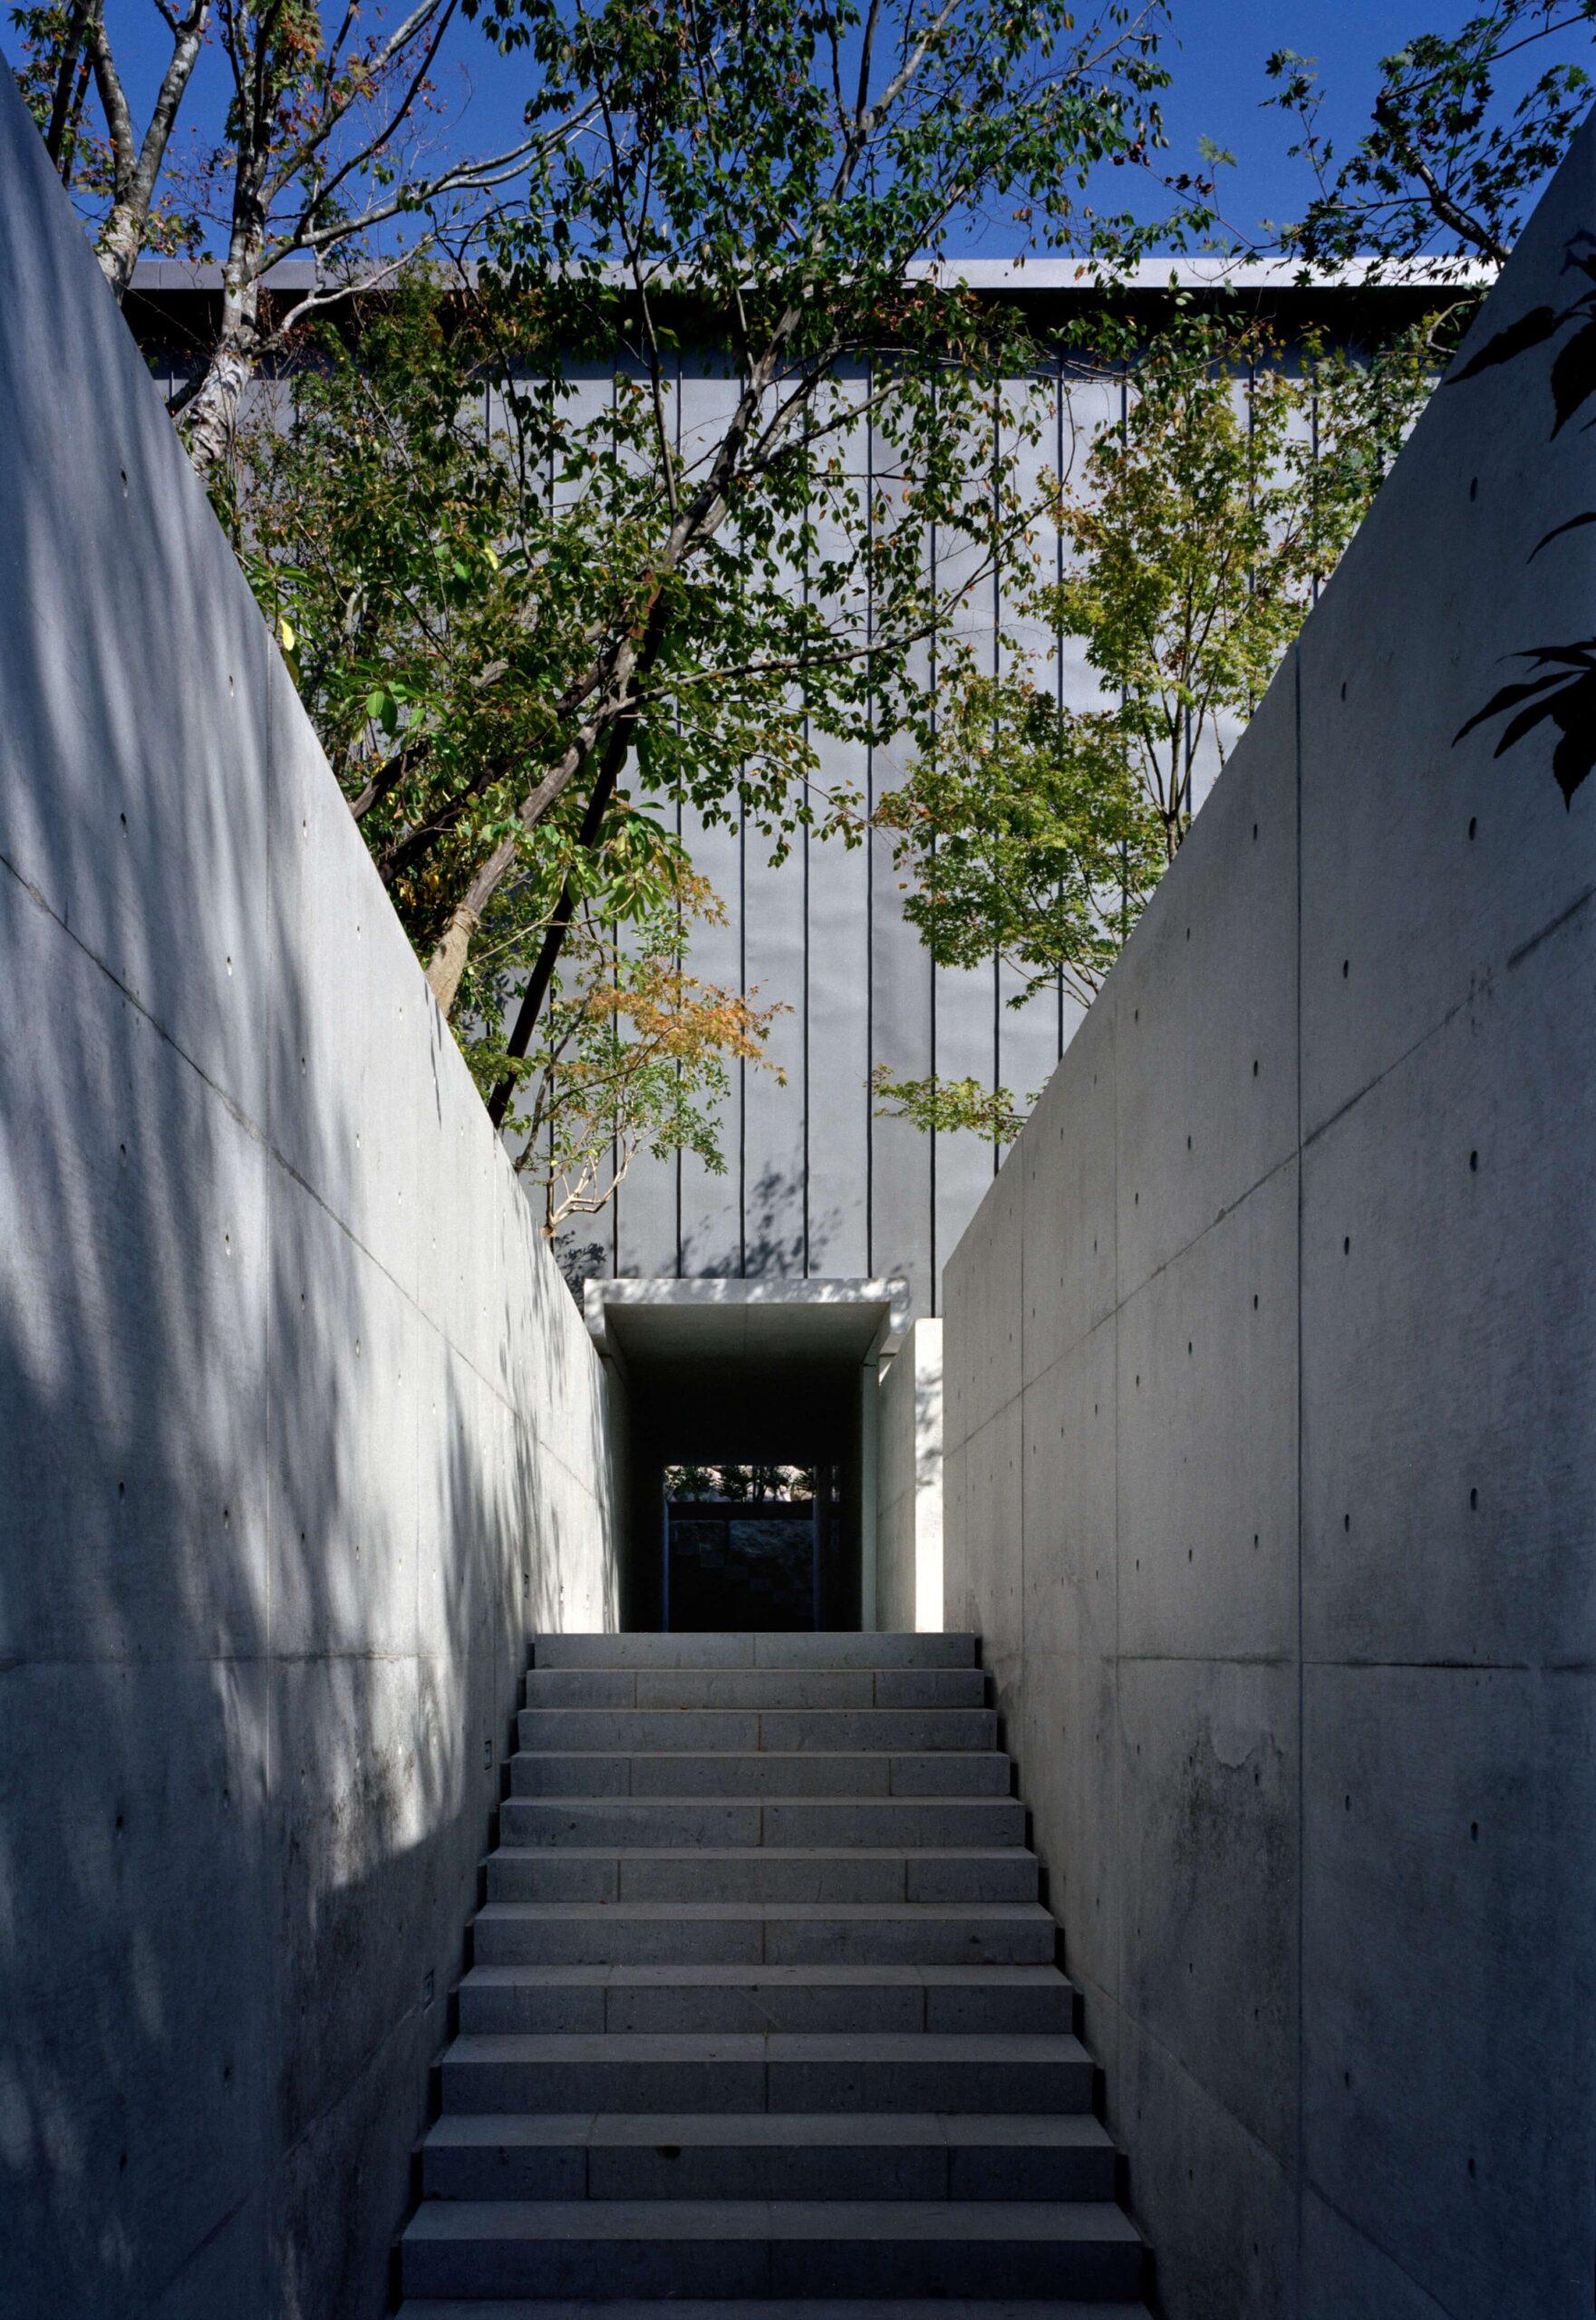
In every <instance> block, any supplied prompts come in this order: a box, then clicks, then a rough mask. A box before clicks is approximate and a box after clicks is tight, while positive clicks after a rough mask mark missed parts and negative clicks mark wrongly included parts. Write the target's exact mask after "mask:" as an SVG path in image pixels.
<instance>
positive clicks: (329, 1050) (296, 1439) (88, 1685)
mask: <svg viewBox="0 0 1596 2320" xmlns="http://www.w3.org/2000/svg"><path fill="white" fill-rule="evenodd" d="M0 214H3V215H4V217H5V232H4V234H3V235H0V587H3V589H4V617H3V619H0V968H3V971H0V988H3V989H4V992H5V1014H4V1022H3V1024H0V1994H3V1995H0V2251H3V2252H0V2280H3V2285H0V2305H3V2306H4V2307H5V2311H6V2312H7V2313H8V2314H12V2315H16V2320H69V2315H70V2320H78V2315H83V2320H87V2315H91V2314H92V2315H94V2320H135V2315H136V2320H179V2315H194V2316H195V2320H201V2315H203V2320H216V2315H218V2313H226V2314H228V2315H235V2320H256V2315H258V2320H295V2315H303V2320H329V2315H334V2314H336V2315H339V2320H344V2315H349V2320H360V2316H361V2315H367V2314H375V2313H377V2312H380V2311H382V2310H383V2309H384V2308H385V2306H386V2300H387V2293H388V2281H387V2277H386V2274H387V2262H388V2248H389V2244H390V2241H391V2239H392V2236H393V2234H394V2233H395V2231H396V2229H397V2228H398V2227H399V2225H400V2224H401V2221H402V2217H403V2212H404V2209H405V2205H406V2202H407V2199H408V2197H409V2191H410V2185H409V2180H408V2179H409V2164H408V2152H409V2150H410V2147H411V2143H412V2141H413V2140H414V2138H415V2137H416V2134H417V2132H418V2130H419V2127H420V2125H421V2121H422V2119H423V2116H424V2108H425V2100H426V2085H427V2073H428V2066H429V2063H430V2058H431V2057H432V2056H433V2055H434V2054H436V2052H437V2051H438V2049H439V2048H440V2045H442V2043H443V2040H444V2036H445V2014H446V2007H447V1992H448V1988H449V1986H450V1983H451V1981H452V1980H454V1979H455V1978H456V1977H458V1974H459V1968H460V1957H461V1937H462V1932H463V1928H464V1926H465V1922H466V1919H467V1917H468V1915H469V1911H470V1909H472V1908H473V1907H474V1905H475V1897H476V1869H477V1862H478V1861H479V1857H480V1855H481V1853H482V1852H483V1851H484V1850H485V1848H486V1843H487V1841H488V1833H489V1828H490V1822H491V1815H492V1812H493V1808H494V1806H495V1803H496V1801H497V1799H498V1794H499V1785H500V1779H501V1768H502V1762H503V1757H504V1754H505V1752H506V1750H507V1748H508V1745H509V1740H510V1735H511V1721H510V1717H511V1710H512V1708H513V1706H514V1705H515V1700H516V1692H517V1678H518V1676H519V1674H520V1671H521V1669H522V1668H523V1667H524V1666H525V1664H526V1658H527V1640H528V1638H529V1636H530V1635H531V1633H532V1632H533V1631H534V1630H535V1629H540V1628H557V1627H561V1626H572V1627H584V1628H592V1627H602V1626H604V1625H605V1624H606V1622H608V1623H612V1624H613V1585H612V1576H611V1566H610V1560H609V1545H608V1522H607V1499H608V1484H607V1482H606V1476H605V1411H604V1400H603V1396H604V1387H603V1384H602V1379H601V1374H600V1368H599V1364H598V1362H597V1359H596V1358H595V1354H594V1352H593V1349H592V1347H591V1345H590V1342H589V1340H588V1338H587V1335H586V1332H585V1329H584V1327H583V1325H582V1320H581V1317H580V1315H579V1314H578V1312H577V1310H576V1307H575V1305H574V1304H573V1302H572V1300H571V1299H570V1297H569V1295H568V1294H567V1292H566V1289H565V1287H564V1285H563V1283H562V1282H561V1281H560V1280H559V1278H558V1276H557V1274H556V1271H555V1270H554V1268H553V1266H552V1264H551V1263H550V1261H548V1258H547V1252H546V1251H545V1250H544V1248H543V1246H542V1244H541V1242H540V1241H539V1239H538V1236H537V1232H536V1229H535V1226H534V1223H533V1220H532V1217H531V1214H530V1212H529V1210H528V1208H527V1204H526V1203H525V1202H524V1201H523V1200H522V1198H521V1196H520V1194H519V1192H518V1191H517V1186H516V1184H515V1181H514V1178H513V1177H512V1175H511V1174H510V1172H509V1169H508V1164H507V1163H506V1161H505V1158H504V1156H503V1155H502V1153H501V1151H500V1149H499V1146H498V1143H497V1141H496V1139H495V1137H494V1136H493V1135H492V1133H491V1130H490V1128H489V1126H488V1121H487V1118H486V1116H485V1114H484V1112H483V1109H482V1107H481V1105H480V1103H479V1100H478V1098H477V1097H476V1095H475V1093H474V1092H473V1090H472V1087H471V1086H470V1083H469V1078H468V1076H467V1074H466V1072H465V1069H464V1067H463V1065H462V1064H461V1061H460V1058H459V1054H458V1052H457V1051H456V1049H455V1048H454V1045H453V1042H452V1040H451V1039H450V1035H449V1032H448V1031H447V1029H445V1027H444V1026H443V1024H442V1022H441V1021H440V1018H439V1015H438V1012H437V1010H436V1009H435V1007H434V1006H433V1004H432V1001H431V1000H430V995H429V994H428V992H427V990H426V987H425V984H424V982H423V981H422V978H421V972H420V971H419V969H418V968H417V966H416V963H415V961H414V960H413V958H412V957H411V953H410V951H409V948H408V946H407V944H406V942H405V940H404V937H403V935H402V933H401V930H400V928H399V925H398V923H397V922H396V921H395V919H394V918H393V915H392V912H391V911H390V909H389V907H388V904H387V902H386V900H385V898H384V895H383V893H382V886H381V884H379V882H378V880H377V877H376V875H375V874H374V872H373V870H372V865H371V864H370V862H369V860H368V859H367V856H366V855H365V852H364V849H363V846H362V845H361V843H360V839H359V836H358V834H357V833H356V831H355V829H354V827H353V824H352V823H351V821H350V818H349V816H348V812H347V810H346V808H345V807H344V805H343V801H342V799H341V797H340V796H339V794H338V790H337V788H336V786H335V784H334V780H333V778H332V776H331V774H330V772H329V771H328V768H327V767H326V764H325V762H324V759H323V758H322V757H321V754H320V752H319V750H318V749H317V747H316V744H315V741H314V737H313V735H312V733H311V730H310V729H309V727H308V725H307V724H306V721H305V717H304V715H303V713H302V711H301V710H300V707H299V704H298V701H297V699H296V696H295V691H294V689H293V686H292V684H291V683H290V681H289V680H288V678H287V675H286V673H285V670H284V668H283V666H282V663H281V662H280V661H279V659H278V657H277V654H276V652H275V650H274V649H273V647H272V645H271V643H269V641H268V639H267V636H266V632H265V630H264V628H263V626H262V623H261V622H260V619H259V616H258V614H256V610H255V607H254V605H253V604H252V602H251V599H250V596H249V594H248V591H247V588H246V586H245V585H244V583H243V580H242V578H241V576H240V575H239V573H238V571H237V567H236V565H234V563H233V559H232V557H231V556H230V554H229V551H228V549H227V545H226V542H225V541H224V539H223V537H222V535H221V533H220V531H219V530H218V527H217V526H216V525H215V523H214V522H213V520H212V518H211V516H210V513H209V511H208V507H207V506H206V504H205V500H204V498H203V496H202V494H201V493H200V492H199V490H198V488H197V486H196V484H195V481H194V478H193V477H192V476H191V475H190V474H189V470H188V469H187V466H186V463H185V461H184V459H183V457H182V454H181V452H180V450H179V446H178V443H177V440H176V438H175V436H174V434H173V431H172V430H171V427H170V425H169V422H168V420H167V419H166V417H165V415H164V413H163V411H162V409H161V406H160V399H159V397H158V396H157V394H156V392H155V390H154V389H153V387H152V386H151V384H150V381H149V379H148V378H147V376H146V375H145V374H144V372H143V368H142V365H141V364H140V360H139V357H138V355H137V353H136V352H135V350H134V348H133V345H132V343H131V340H130V338H129V336H128V334H127V332H126V330H125V329H124V327H123V324H122V322H121V317H120V316H119V314H118V313H117V311H116V308H115V307H114V305H113V304H112V303H111V298H110V296H109V295H108V293H107V292H106V290H105V289H104V287H103V285H102V283H101V281H100V278H99V275H98V273H97V270H96V268H95V266H94V264H93V261H92V256H91V254H90V252H89V250H88V248H87V247H86V245H85V243H84V241H83V238H82V234H81V232H80V230H79V228H78V226H77V224H76V222H75V221H74V219H73V216H72V214H71V212H70V210H69V208H68V206H67V204H66V202H65V200H64V198H63V195H62V192H61V189H60V188H59V186H57V185H56V184H54V183H53V180H52V179H51V175H50V172H49V169H48V168H47V166H46V163H45V159H44V151H43V150H42V147H41V144H40V140H39V139H38V137H37V135H36V133H35V131H34V128H33V126H32V124H31V123H30V122H29V121H27V119H26V118H25V116H24V113H23V111H22V109H21V107H20V105H19V103H18V102H17V99H16V96H15V92H14V91H13V90H12V88H11V86H10V83H9V82H8V81H7V82H6V83H5V87H4V89H3V90H0ZM46 338H47V341H48V343H45V341H46Z"/></svg>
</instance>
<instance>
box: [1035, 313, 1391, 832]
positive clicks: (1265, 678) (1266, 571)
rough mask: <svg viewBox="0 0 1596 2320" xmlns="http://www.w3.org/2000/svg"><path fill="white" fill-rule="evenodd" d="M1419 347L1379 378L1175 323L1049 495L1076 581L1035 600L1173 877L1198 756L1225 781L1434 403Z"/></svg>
mask: <svg viewBox="0 0 1596 2320" xmlns="http://www.w3.org/2000/svg"><path fill="white" fill-rule="evenodd" d="M1432 368H1433V358H1432V357H1431V355H1430V353H1429V351H1428V348H1427V342H1426V340H1425V337H1424V336H1423V334H1422V333H1413V334H1411V335H1409V336H1408V337H1407V338H1405V339H1403V340H1402V341H1401V342H1400V343H1398V344H1396V345H1394V346H1391V347H1389V348H1388V349H1386V350H1384V351H1383V352H1382V353H1379V354H1378V356H1377V357H1375V358H1374V359H1373V360H1370V361H1367V362H1359V361H1357V360H1355V359H1353V358H1351V357H1349V356H1348V355H1346V354H1344V353H1331V352H1327V351H1326V350H1324V349H1322V348H1318V347H1315V346H1313V345H1311V344H1310V345H1309V347H1308V348H1307V349H1306V351H1305V359H1304V362H1303V365H1302V368H1301V370H1300V371H1296V370H1294V369H1293V368H1292V367H1288V364H1287V362H1286V359H1285V355H1284V351H1283V350H1282V348H1281V347H1280V346H1279V345H1278V344H1277V343H1274V341H1273V340H1272V338H1271V337H1270V335H1269V334H1268V333H1266V332H1265V331H1263V330H1262V328H1260V327H1258V326H1256V325H1234V324H1227V323H1226V322H1224V320H1216V319H1213V318H1204V317H1196V318H1193V319H1190V320H1187V321H1185V322H1181V323H1177V324H1175V326H1174V327H1173V328H1171V329H1170V330H1169V331H1168V332H1167V333H1166V334H1165V335H1164V336H1163V337H1161V338H1159V339H1158V340H1156V341H1155V342H1154V343H1153V344H1152V345H1151V346H1150V347H1148V348H1147V349H1146V351H1145V352H1144V353H1143V354H1142V355H1141V357H1140V359H1139V360H1138V361H1137V363H1136V365H1135V369H1134V373H1133V390H1134V391H1133V393H1132V395H1131V397H1130V399H1129V403H1128V410H1127V418H1126V420H1125V423H1124V425H1123V427H1119V428H1106V429H1105V430H1103V431H1102V432H1101V433H1100V434H1099V435H1098V438H1097V440H1096V441H1095V442H1094V444H1093V446H1092V449H1091V450H1090V452H1089V453H1088V457H1087V459H1086V461H1085V464H1084V469H1083V473H1082V477H1081V479H1080V482H1079V485H1078V486H1075V487H1073V488H1064V489H1062V490H1061V492H1060V497H1059V522H1060V527H1061V529H1062V531H1063V534H1064V536H1065V540H1066V542H1067V545H1068V548H1069V551H1070V553H1071V556H1072V562H1071V565H1070V568H1069V571H1068V572H1067V574H1066V575H1065V577H1064V579H1063V580H1062V581H1061V582H1059V584H1058V585H1056V586H1054V587H1052V588H1051V589H1048V590H1044V591H1043V603H1044V604H1045V605H1046V606H1047V607H1048V608H1049V611H1050V613H1051V615H1052V618H1053V621H1054V623H1056V625H1057V628H1058V630H1059V633H1060V634H1062V635H1065V636H1075V637H1079V638H1080V639H1082V640H1083V641H1084V643H1085V646H1086V657H1087V660H1088V663H1089V665H1090V666H1091V667H1092V668H1093V669H1094V670H1095V671H1096V672H1097V673H1098V678H1099V681H1100V682H1101V684H1102V686H1103V689H1104V691H1105V693H1106V694H1107V695H1108V698H1109V699H1110V700H1112V701H1117V704H1118V705H1117V708H1116V709H1115V710H1113V712H1112V723H1113V728H1114V730H1115V731H1116V732H1117V735H1118V736H1119V738H1120V740H1121V742H1122V745H1123V747H1124V749H1125V751H1126V754H1127V762H1128V765H1129V767H1130V768H1132V769H1133V770H1134V772H1135V775H1136V777H1137V779H1138V780H1139V783H1140V785H1141V787H1142V788H1143V790H1144V791H1145V793H1146V798H1147V800H1148V802H1149V804H1150V806H1151V807H1152V809H1153V811H1154V812H1155V813H1156V816H1157V817H1158V820H1159V823H1160V825H1161V826H1162V829H1163V833H1164V845H1165V852H1166V856H1167V858H1169V859H1173V858H1174V855H1175V848H1176V847H1177V846H1179V844H1180V841H1181V839H1182V837H1183V836H1185V831H1186V829H1187V827H1188V826H1189V825H1190V821H1191V811H1192V779H1193V773H1194V770H1195V767H1196V765H1197V763H1198V760H1199V756H1200V754H1201V753H1202V752H1203V751H1204V750H1205V749H1206V750H1207V751H1208V752H1210V753H1211V756H1212V758H1213V759H1214V762H1215V763H1223V762H1224V753H1225V748H1226V743H1227V739H1228V734H1229V731H1230V730H1231V729H1232V727H1233V724H1234V723H1235V722H1236V721H1238V720H1241V721H1244V720H1245V719H1246V718H1247V717H1249V716H1250V715H1251V714H1252V712H1253V709H1254V708H1255V707H1256V706H1257V704H1258V702H1259V701H1261V700H1262V696H1263V693H1264V691H1266V689H1267V687H1268V684H1269V681H1270V679H1271V677H1272V675H1273V673H1274V671H1275V669H1276V668H1277V667H1278V665H1279V663H1280V661H1281V658H1282V654H1283V653H1284V652H1285V650H1286V648H1287V646H1288V645H1289V644H1290V643H1291V640H1292V638H1293V637H1294V636H1295V635H1296V633H1297V631H1298V629H1299V628H1300V627H1301V623H1302V621H1303V619H1304V618H1305V616H1306V614H1307V613H1308V611H1309V609H1310V607H1311V604H1312V602H1313V599H1314V597H1315V595H1316V594H1317V593H1318V591H1319V589H1320V586H1321V585H1322V584H1323V582H1324V581H1325V580H1326V579H1328V577H1329V576H1330V573H1331V571H1332V570H1333V569H1334V567H1335V565H1336V564H1337V562H1338V561H1339V559H1340V556H1341V553H1342V551H1343V550H1344V548H1345V547H1346V545H1347V543H1348V541H1349V539H1350V537H1351V536H1352V533H1353V532H1354V530H1355V529H1356V528H1357V526H1358V524H1359V522H1360V521H1361V519H1362V517H1363V514H1364V512H1365V510H1366V509H1367V507H1368V506H1369V501H1370V499H1371V498H1373V496H1374V493H1375V490H1376V489H1377V488H1378V484H1379V481H1380V478H1382V476H1383V475H1384V473H1385V471H1386V469H1387V468H1388V466H1389V464H1390V461H1391V459H1392V458H1393V457H1394V456H1395V453H1396V451H1397V449H1398V446H1399V444H1400V442H1401V440H1402V437H1403V435H1404V434H1405V432H1406V430H1407V428H1408V427H1409V426H1410V425H1411V424H1412V421H1413V420H1414V418H1415V417H1416V416H1417V411H1419V409H1420V408H1421V407H1422V404H1423V402H1424V400H1425V398H1426V396H1427V393H1428V391H1429V387H1430V383H1431V374H1432Z"/></svg>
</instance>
